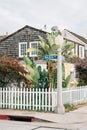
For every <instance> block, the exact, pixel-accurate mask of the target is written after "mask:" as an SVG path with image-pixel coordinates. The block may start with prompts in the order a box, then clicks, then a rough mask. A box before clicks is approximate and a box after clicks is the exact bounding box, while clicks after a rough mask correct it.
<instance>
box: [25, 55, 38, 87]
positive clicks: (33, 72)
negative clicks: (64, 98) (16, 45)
mask: <svg viewBox="0 0 87 130" xmlns="http://www.w3.org/2000/svg"><path fill="white" fill-rule="evenodd" d="M24 66H25V69H26V70H27V71H28V72H29V74H26V75H24V76H25V77H26V79H28V80H29V81H30V82H31V85H34V86H37V85H38V79H39V72H38V69H37V67H36V65H35V64H34V62H33V61H31V60H30V59H29V58H28V57H24Z"/></svg>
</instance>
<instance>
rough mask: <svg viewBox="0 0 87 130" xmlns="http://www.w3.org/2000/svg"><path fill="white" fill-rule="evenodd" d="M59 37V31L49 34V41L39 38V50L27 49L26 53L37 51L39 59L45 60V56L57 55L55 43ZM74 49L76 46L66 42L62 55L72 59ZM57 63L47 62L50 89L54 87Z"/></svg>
mask: <svg viewBox="0 0 87 130" xmlns="http://www.w3.org/2000/svg"><path fill="white" fill-rule="evenodd" d="M57 35H61V33H60V31H59V30H58V31H57V32H56V33H55V32H52V33H51V34H47V39H44V38H43V37H41V36H39V39H40V45H39V46H38V47H37V48H29V49H27V51H26V53H29V52H31V51H37V52H38V57H39V58H44V56H45V55H57V48H58V47H57V45H56V43H55V37H56V36H57ZM73 48H74V44H71V43H66V41H64V43H63V47H62V55H63V56H64V57H65V59H66V58H68V56H69V57H71V55H72V51H71V50H72V49H73ZM55 63H56V62H55V61H54V60H47V69H48V75H49V88H52V87H53V83H52V72H53V71H54V70H55V67H56V65H55Z"/></svg>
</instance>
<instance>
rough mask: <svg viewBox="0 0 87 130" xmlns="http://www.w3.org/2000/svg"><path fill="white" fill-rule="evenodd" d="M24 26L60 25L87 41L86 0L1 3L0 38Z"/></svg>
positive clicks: (26, 0) (33, 0)
mask: <svg viewBox="0 0 87 130" xmlns="http://www.w3.org/2000/svg"><path fill="white" fill-rule="evenodd" d="M25 25H29V26H32V27H35V28H38V29H43V30H44V25H46V31H50V30H51V28H52V27H53V26H58V28H59V29H61V30H63V29H68V30H69V31H72V32H74V33H77V34H79V35H82V36H84V37H85V38H87V0H0V35H4V34H6V32H8V34H11V33H13V32H15V31H17V30H18V29H20V28H22V27H24V26H25Z"/></svg>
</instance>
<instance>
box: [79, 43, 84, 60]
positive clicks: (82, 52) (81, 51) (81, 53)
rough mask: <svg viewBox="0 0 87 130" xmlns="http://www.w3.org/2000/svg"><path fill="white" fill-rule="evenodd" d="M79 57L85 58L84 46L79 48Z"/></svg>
mask: <svg viewBox="0 0 87 130" xmlns="http://www.w3.org/2000/svg"><path fill="white" fill-rule="evenodd" d="M79 57H80V58H84V46H81V45H80V46H79Z"/></svg>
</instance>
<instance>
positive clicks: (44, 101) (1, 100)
mask: <svg viewBox="0 0 87 130" xmlns="http://www.w3.org/2000/svg"><path fill="white" fill-rule="evenodd" d="M83 102H87V86H86V87H77V88H67V89H63V104H67V103H68V104H79V103H83ZM56 104H57V92H56V90H53V89H52V90H50V89H49V90H47V89H45V90H44V89H42V90H41V89H36V90H34V89H30V90H29V89H26V88H24V89H23V88H16V87H15V88H0V108H11V109H24V110H25V109H27V110H39V111H54V110H55V107H56Z"/></svg>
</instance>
